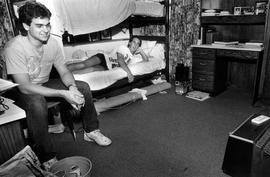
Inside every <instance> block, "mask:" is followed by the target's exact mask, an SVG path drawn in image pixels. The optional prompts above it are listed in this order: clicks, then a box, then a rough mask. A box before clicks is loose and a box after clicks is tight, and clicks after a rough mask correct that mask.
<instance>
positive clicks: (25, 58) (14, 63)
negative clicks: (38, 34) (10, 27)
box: [4, 35, 65, 84]
mask: <svg viewBox="0 0 270 177" xmlns="http://www.w3.org/2000/svg"><path fill="white" fill-rule="evenodd" d="M4 57H5V60H6V66H7V73H8V74H23V73H24V74H25V73H27V74H29V77H30V80H31V82H32V83H34V84H43V83H45V82H47V81H48V80H49V76H50V72H51V69H52V66H53V65H55V66H57V65H59V64H63V63H65V60H64V56H63V53H62V51H61V48H60V46H59V44H58V42H57V41H56V40H55V39H54V38H52V37H50V39H49V40H48V42H47V43H46V44H44V45H43V48H42V50H41V51H39V52H38V51H37V50H36V49H35V48H34V46H33V45H32V44H31V43H30V41H29V40H28V39H27V37H26V36H21V35H18V36H16V37H15V38H13V39H12V40H10V41H9V42H8V43H7V44H6V46H5V50H4Z"/></svg>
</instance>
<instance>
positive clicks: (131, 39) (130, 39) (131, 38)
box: [128, 36, 142, 47]
mask: <svg viewBox="0 0 270 177" xmlns="http://www.w3.org/2000/svg"><path fill="white" fill-rule="evenodd" d="M134 38H137V39H139V41H140V44H139V47H141V45H142V40H141V39H140V38H139V37H138V36H132V37H130V38H129V40H128V42H131V41H133V39H134Z"/></svg>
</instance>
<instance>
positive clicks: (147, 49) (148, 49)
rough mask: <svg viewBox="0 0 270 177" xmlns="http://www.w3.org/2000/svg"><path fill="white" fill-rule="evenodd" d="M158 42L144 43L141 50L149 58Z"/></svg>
mask: <svg viewBox="0 0 270 177" xmlns="http://www.w3.org/2000/svg"><path fill="white" fill-rule="evenodd" d="M156 43H157V41H142V45H141V48H142V49H143V51H144V52H145V54H146V55H147V56H149V54H150V52H151V51H152V49H153V48H154V47H155V45H156Z"/></svg>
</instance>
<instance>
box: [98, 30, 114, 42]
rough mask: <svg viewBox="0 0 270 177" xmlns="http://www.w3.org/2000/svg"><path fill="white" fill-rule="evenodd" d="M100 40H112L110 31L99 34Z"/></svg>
mask: <svg viewBox="0 0 270 177" xmlns="http://www.w3.org/2000/svg"><path fill="white" fill-rule="evenodd" d="M100 37H101V40H111V39H112V31H111V29H107V30H104V31H101V32H100Z"/></svg>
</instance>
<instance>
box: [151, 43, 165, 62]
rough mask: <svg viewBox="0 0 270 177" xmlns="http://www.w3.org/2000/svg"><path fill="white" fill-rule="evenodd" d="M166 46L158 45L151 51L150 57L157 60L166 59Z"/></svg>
mask: <svg viewBox="0 0 270 177" xmlns="http://www.w3.org/2000/svg"><path fill="white" fill-rule="evenodd" d="M164 51H165V50H164V44H156V45H155V47H153V49H152V50H151V51H150V53H149V56H150V57H154V58H156V59H164V58H165V56H164Z"/></svg>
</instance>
